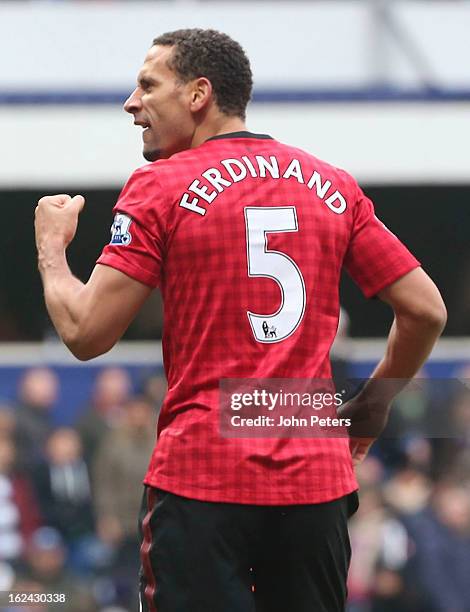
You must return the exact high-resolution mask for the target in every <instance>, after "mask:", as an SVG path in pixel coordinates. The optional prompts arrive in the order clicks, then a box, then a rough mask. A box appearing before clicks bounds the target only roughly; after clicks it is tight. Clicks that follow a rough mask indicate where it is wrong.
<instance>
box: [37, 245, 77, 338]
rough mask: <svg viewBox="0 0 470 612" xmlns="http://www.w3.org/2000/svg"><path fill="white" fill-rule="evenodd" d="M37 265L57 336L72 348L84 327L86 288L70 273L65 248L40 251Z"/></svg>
mask: <svg viewBox="0 0 470 612" xmlns="http://www.w3.org/2000/svg"><path fill="white" fill-rule="evenodd" d="M38 261H39V272H40V274H41V278H42V283H43V286H44V298H45V302H46V307H47V311H48V313H49V316H50V317H51V320H52V322H53V324H54V327H55V328H56V330H57V333H58V334H59V336H60V337H61V338H62V340H63V341H64V343H65V344H66V345H67V346H69V348H71V347H73V345H74V344H75V343H76V342H77V338H78V337H79V335H80V330H81V327H82V326H83V313H84V306H85V303H84V300H83V295H84V288H85V285H84V284H83V283H82V282H81V281H80V280H79V279H78V278H75V277H74V276H73V274H72V272H71V271H70V268H69V266H68V264H67V259H66V256H65V251H64V249H63V248H60V247H58V248H55V247H53V246H50V247H48V248H47V249H42V248H40V249H39V254H38Z"/></svg>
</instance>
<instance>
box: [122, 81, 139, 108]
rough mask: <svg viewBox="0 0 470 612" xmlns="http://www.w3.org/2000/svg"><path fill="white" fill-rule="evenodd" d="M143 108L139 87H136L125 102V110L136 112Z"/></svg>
mask: <svg viewBox="0 0 470 612" xmlns="http://www.w3.org/2000/svg"><path fill="white" fill-rule="evenodd" d="M140 108H141V100H140V95H139V88H138V87H136V88H135V89H134V91H133V92H132V93H131V95H130V96H129V97H128V98H127V100H126V101H125V102H124V110H125V111H126V113H131V114H134V113H136V112H138V111H139V110H140Z"/></svg>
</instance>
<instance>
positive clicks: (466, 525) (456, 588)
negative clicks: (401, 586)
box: [406, 482, 470, 612]
mask: <svg viewBox="0 0 470 612" xmlns="http://www.w3.org/2000/svg"><path fill="white" fill-rule="evenodd" d="M406 524H407V526H408V530H409V533H410V535H411V537H412V538H413V540H414V543H415V555H414V557H413V560H412V566H411V568H410V569H411V571H412V572H413V574H414V576H413V582H415V583H416V584H417V585H418V589H419V591H420V592H421V593H422V599H423V602H422V605H423V608H424V609H425V610H426V612H444V611H445V612H470V582H469V580H468V576H469V568H470V495H469V491H467V490H465V489H464V488H463V487H462V486H460V485H458V484H454V483H445V482H440V483H438V485H437V486H436V489H435V493H434V497H433V502H432V506H431V508H430V509H427V510H425V511H423V512H421V513H418V514H416V515H415V516H414V517H409V518H408V519H407V521H406Z"/></svg>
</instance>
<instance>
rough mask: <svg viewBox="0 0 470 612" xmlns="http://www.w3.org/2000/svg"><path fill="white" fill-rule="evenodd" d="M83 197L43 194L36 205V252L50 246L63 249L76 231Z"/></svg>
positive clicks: (83, 200) (83, 203)
mask: <svg viewBox="0 0 470 612" xmlns="http://www.w3.org/2000/svg"><path fill="white" fill-rule="evenodd" d="M84 205H85V199H84V197H83V196H81V195H76V196H75V197H73V198H71V197H70V196H69V195H66V194H59V195H54V196H45V197H43V198H41V199H40V200H39V202H38V205H37V207H36V219H35V231H36V246H37V248H38V252H39V253H40V254H41V252H42V251H43V250H44V249H47V248H48V247H50V246H54V247H55V248H62V249H63V250H65V249H66V248H67V246H68V245H69V244H70V243H71V242H72V240H73V238H74V236H75V232H76V231H77V225H78V215H79V214H80V212H81V210H82V208H83V206H84Z"/></svg>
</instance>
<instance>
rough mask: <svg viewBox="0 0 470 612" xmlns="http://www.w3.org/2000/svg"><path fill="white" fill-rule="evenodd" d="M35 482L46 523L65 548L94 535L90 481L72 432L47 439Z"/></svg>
mask: <svg viewBox="0 0 470 612" xmlns="http://www.w3.org/2000/svg"><path fill="white" fill-rule="evenodd" d="M34 481H35V485H36V491H37V494H38V497H39V500H40V504H41V510H42V515H43V517H44V519H45V521H46V523H47V524H48V525H50V526H52V527H55V528H56V529H58V530H59V531H60V533H61V534H62V536H63V537H64V538H65V541H66V542H67V544H68V545H70V546H73V545H74V544H76V543H77V542H78V541H79V540H80V539H81V538H83V537H85V536H88V535H89V534H91V533H92V532H93V529H94V524H93V513H92V501H91V490H90V479H89V474H88V468H87V466H86V464H85V461H84V459H83V454H82V447H81V441H80V437H79V435H78V433H77V432H76V431H75V430H73V429H69V428H62V429H57V430H56V431H55V432H54V433H52V434H51V435H50V437H49V439H48V440H47V443H46V459H45V461H44V462H43V463H42V464H41V465H40V466H38V468H37V470H36V473H35V478H34Z"/></svg>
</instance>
